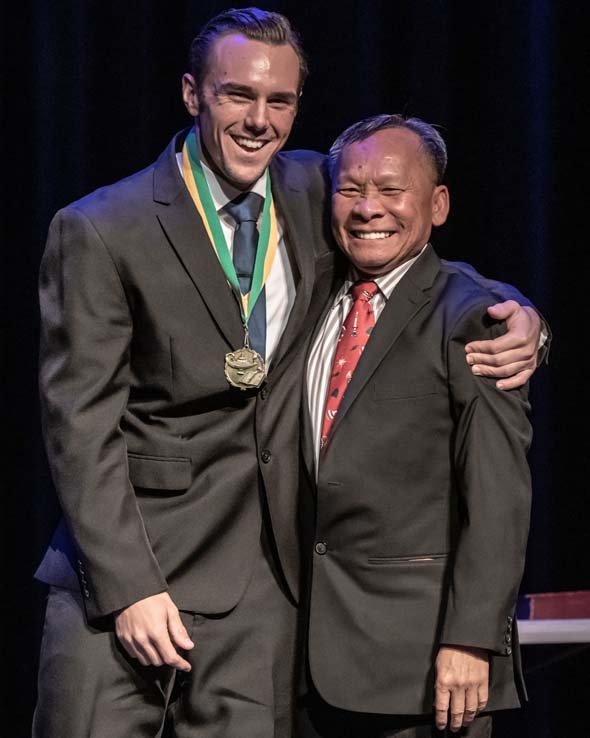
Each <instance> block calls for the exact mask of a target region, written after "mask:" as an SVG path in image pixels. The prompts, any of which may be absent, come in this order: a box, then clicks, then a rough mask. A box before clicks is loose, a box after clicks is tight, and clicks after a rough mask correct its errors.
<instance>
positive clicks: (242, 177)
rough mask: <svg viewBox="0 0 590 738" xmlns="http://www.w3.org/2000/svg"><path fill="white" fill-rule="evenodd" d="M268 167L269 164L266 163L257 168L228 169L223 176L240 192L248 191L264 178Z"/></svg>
mask: <svg viewBox="0 0 590 738" xmlns="http://www.w3.org/2000/svg"><path fill="white" fill-rule="evenodd" d="M267 166H268V164H267V163H265V164H264V165H263V166H256V167H253V166H250V167H231V168H230V167H228V168H227V170H226V171H225V172H224V173H223V176H224V177H225V179H226V180H227V181H228V182H229V183H230V184H231V185H233V186H234V187H236V188H237V189H238V190H247V189H248V188H249V187H252V185H253V184H254V183H255V182H257V181H258V180H259V179H260V177H262V175H263V174H264V171H265V170H266V167H267Z"/></svg>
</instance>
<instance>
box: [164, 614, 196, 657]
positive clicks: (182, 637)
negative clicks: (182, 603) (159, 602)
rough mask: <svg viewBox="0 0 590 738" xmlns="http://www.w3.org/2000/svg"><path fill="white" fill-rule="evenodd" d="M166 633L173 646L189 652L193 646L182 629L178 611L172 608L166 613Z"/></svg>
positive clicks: (184, 629) (182, 625) (183, 628)
mask: <svg viewBox="0 0 590 738" xmlns="http://www.w3.org/2000/svg"><path fill="white" fill-rule="evenodd" d="M168 633H169V634H170V639H171V640H172V643H173V644H174V645H175V646H178V648H182V649H184V650H185V651H190V650H191V648H194V646H195V644H194V643H193V642H192V641H191V639H190V637H189V634H188V632H187V629H186V628H185V627H184V624H183V622H182V620H181V619H180V615H179V613H178V610H177V609H176V608H174V609H173V610H170V611H169V612H168Z"/></svg>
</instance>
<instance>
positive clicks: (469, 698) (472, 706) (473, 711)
mask: <svg viewBox="0 0 590 738" xmlns="http://www.w3.org/2000/svg"><path fill="white" fill-rule="evenodd" d="M478 705H479V697H478V689H477V687H470V688H469V689H467V690H466V691H465V712H464V713H463V722H462V723H461V725H462V727H466V726H467V725H469V723H472V722H473V720H474V719H475V716H476V715H477V711H478V709H479V707H478Z"/></svg>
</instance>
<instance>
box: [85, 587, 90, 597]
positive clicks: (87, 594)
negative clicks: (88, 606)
mask: <svg viewBox="0 0 590 738" xmlns="http://www.w3.org/2000/svg"><path fill="white" fill-rule="evenodd" d="M84 597H86V599H87V600H89V599H90V591H89V590H88V587H84Z"/></svg>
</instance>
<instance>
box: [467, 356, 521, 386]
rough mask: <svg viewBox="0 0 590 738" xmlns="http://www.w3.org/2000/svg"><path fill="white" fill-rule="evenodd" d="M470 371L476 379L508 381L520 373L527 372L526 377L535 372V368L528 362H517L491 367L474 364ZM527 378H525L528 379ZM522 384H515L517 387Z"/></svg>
mask: <svg viewBox="0 0 590 738" xmlns="http://www.w3.org/2000/svg"><path fill="white" fill-rule="evenodd" d="M471 371H472V372H473V374H475V375H476V376H478V377H496V378H497V379H508V378H509V377H513V376H514V375H515V374H520V372H528V373H529V374H528V377H530V376H531V374H532V373H533V372H534V371H535V366H534V365H533V363H532V362H530V361H518V362H515V363H514V364H506V365H505V366H498V367H492V366H487V365H486V364H474V366H472V367H471ZM528 377H527V378H528ZM520 384H522V382H520V383H519V384H517V385H516V386H517V387H519V386H520Z"/></svg>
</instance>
